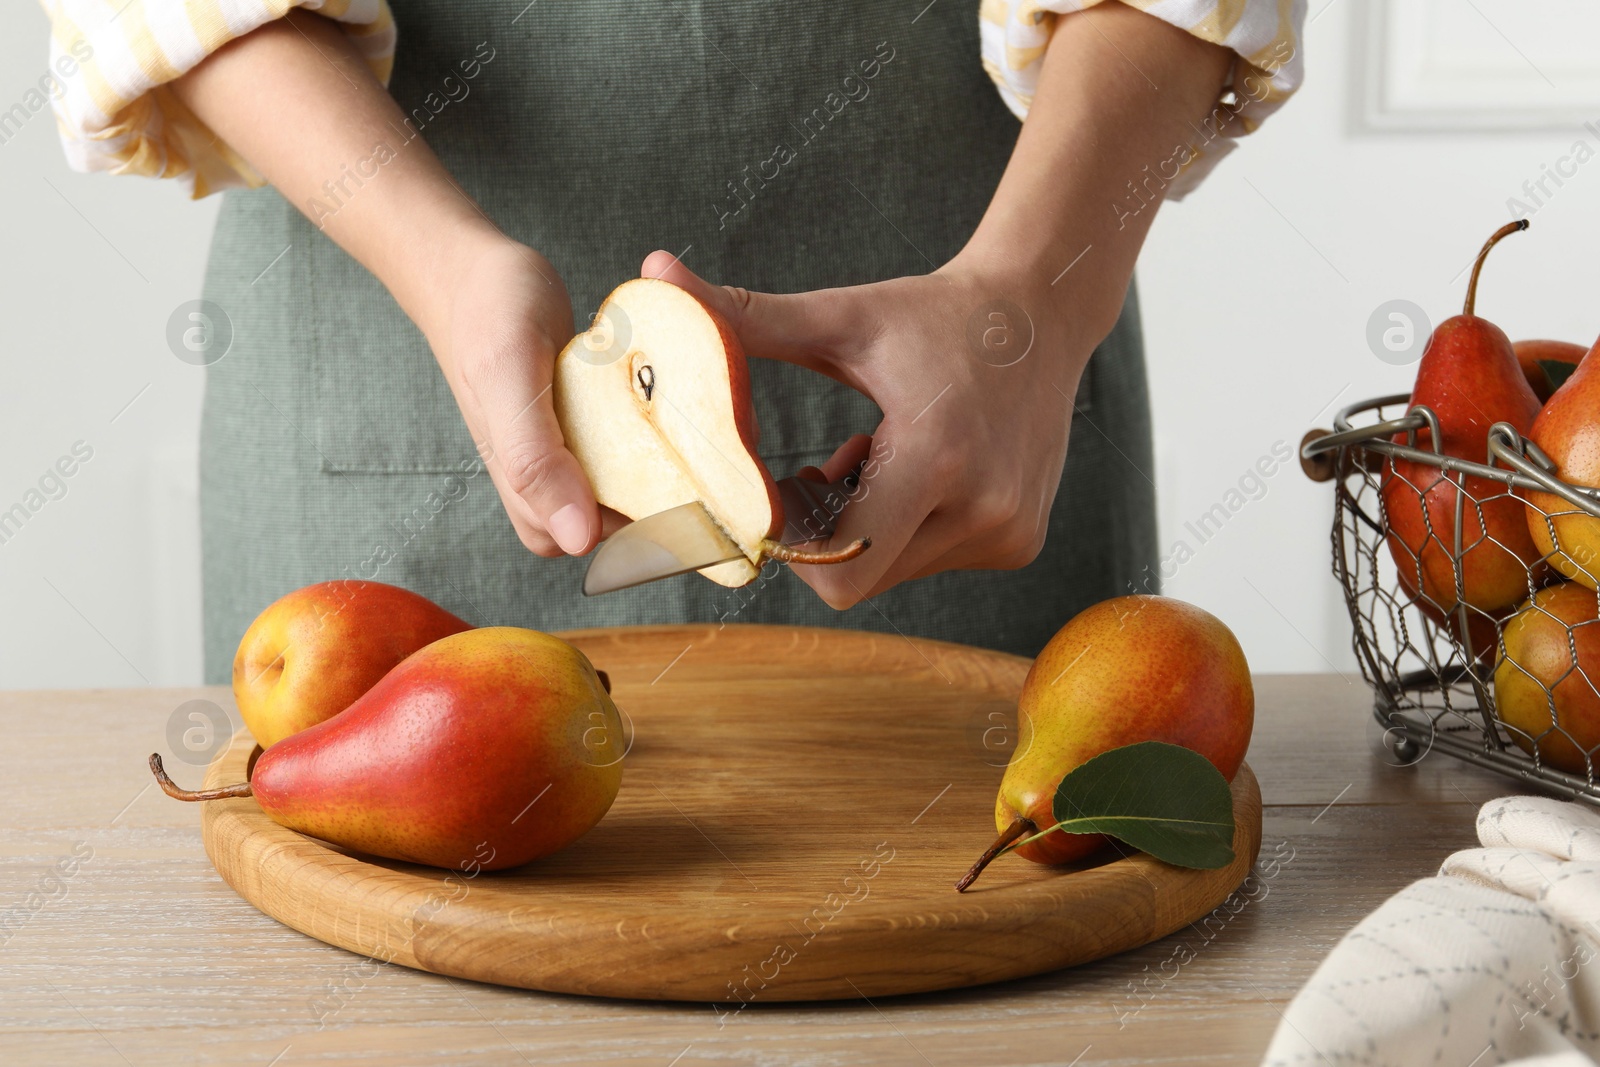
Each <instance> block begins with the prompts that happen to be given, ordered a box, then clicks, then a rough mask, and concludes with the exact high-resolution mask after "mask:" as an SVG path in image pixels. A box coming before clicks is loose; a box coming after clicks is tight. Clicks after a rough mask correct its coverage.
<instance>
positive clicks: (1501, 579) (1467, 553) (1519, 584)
mask: <svg viewBox="0 0 1600 1067" xmlns="http://www.w3.org/2000/svg"><path fill="white" fill-rule="evenodd" d="M1526 228H1527V222H1526V221H1525V220H1524V221H1522V222H1516V223H1510V224H1508V225H1506V226H1504V227H1502V228H1501V229H1499V230H1497V231H1496V232H1495V233H1494V235H1493V236H1491V237H1490V238H1489V240H1488V241H1487V242H1486V243H1485V244H1484V246H1483V249H1482V251H1480V252H1479V253H1478V258H1477V261H1476V262H1475V263H1474V264H1473V268H1472V277H1471V279H1470V280H1469V281H1468V282H1467V299H1466V304H1465V306H1464V310H1463V312H1462V314H1460V315H1456V316H1453V317H1452V318H1449V319H1446V320H1445V321H1444V322H1441V323H1440V324H1439V325H1438V327H1437V328H1436V329H1435V330H1434V331H1433V336H1431V337H1430V338H1429V339H1428V347H1427V349H1426V350H1425V351H1424V352H1423V354H1422V361H1421V363H1420V364H1419V366H1418V368H1417V381H1416V385H1415V386H1414V387H1413V389H1412V393H1411V403H1412V405H1413V406H1417V405H1422V406H1426V407H1428V408H1430V409H1431V410H1432V411H1433V413H1434V414H1435V415H1436V416H1438V419H1439V433H1440V438H1441V439H1440V441H1439V449H1440V451H1442V452H1443V453H1444V454H1445V455H1447V456H1455V457H1456V458H1458V459H1465V460H1471V461H1473V462H1475V463H1487V462H1488V456H1489V428H1490V427H1491V426H1493V425H1494V424H1495V423H1497V422H1506V423H1510V424H1511V425H1512V426H1514V427H1515V428H1516V429H1517V431H1518V432H1519V433H1526V432H1527V431H1528V428H1529V427H1530V426H1532V425H1533V420H1534V416H1535V415H1537V414H1538V412H1539V398H1538V397H1537V396H1536V395H1534V392H1533V388H1532V387H1531V386H1530V385H1529V384H1528V379H1527V378H1526V377H1525V376H1524V375H1523V372H1522V367H1521V365H1520V364H1519V363H1518V361H1517V356H1516V353H1515V351H1513V350H1512V347H1511V340H1510V339H1509V338H1508V337H1506V335H1505V333H1504V332H1503V331H1502V330H1501V329H1500V328H1499V327H1498V326H1496V325H1495V324H1494V323H1492V322H1490V321H1489V320H1488V319H1484V318H1481V317H1479V316H1478V315H1476V314H1474V310H1475V304H1476V299H1477V290H1478V275H1479V273H1480V272H1481V271H1482V269H1483V263H1484V260H1485V258H1486V257H1487V256H1488V254H1489V250H1490V249H1491V248H1493V247H1494V246H1495V244H1496V243H1498V242H1499V241H1500V239H1501V238H1503V237H1505V236H1506V235H1507V234H1510V233H1515V232H1516V231H1518V230H1522V229H1526ZM1395 441H1396V443H1400V444H1404V443H1405V441H1406V438H1405V435H1404V434H1401V435H1398V436H1396V437H1395ZM1417 447H1419V448H1422V449H1429V448H1431V447H1432V435H1431V433H1430V432H1429V431H1427V430H1422V431H1419V432H1418V434H1417ZM1457 478H1461V479H1462V482H1463V483H1464V486H1465V490H1466V494H1467V499H1466V500H1465V501H1464V502H1463V512H1462V525H1461V531H1460V535H1461V546H1462V555H1461V560H1460V566H1461V579H1462V581H1461V584H1462V590H1463V593H1462V597H1461V599H1464V600H1465V601H1466V603H1467V604H1469V605H1471V606H1472V607H1474V608H1477V609H1479V610H1480V611H1483V612H1487V613H1490V614H1493V613H1495V612H1498V611H1500V610H1501V609H1504V608H1508V607H1511V606H1512V605H1514V604H1517V603H1519V602H1521V601H1522V600H1524V599H1526V598H1527V596H1528V592H1529V588H1530V584H1531V583H1536V582H1537V581H1538V580H1539V572H1540V571H1542V569H1543V564H1542V563H1540V556H1541V555H1542V553H1541V552H1540V551H1539V550H1538V549H1537V548H1536V547H1535V546H1534V543H1533V540H1532V538H1531V537H1530V536H1529V534H1528V523H1527V517H1526V512H1527V510H1528V509H1527V507H1526V505H1524V504H1523V503H1522V501H1520V500H1519V499H1517V497H1516V496H1515V495H1513V494H1512V493H1511V491H1510V490H1509V489H1508V488H1507V487H1506V485H1505V484H1504V483H1502V482H1496V481H1493V480H1491V479H1488V478H1478V477H1470V476H1469V477H1462V476H1460V475H1452V474H1450V473H1448V472H1447V471H1445V470H1444V469H1442V468H1440V467H1436V466H1432V465H1430V464H1426V463H1421V462H1417V461H1414V460H1409V459H1403V458H1395V459H1392V460H1391V461H1390V462H1388V463H1386V464H1385V465H1384V471H1383V483H1382V490H1381V495H1382V499H1383V509H1384V515H1385V517H1386V520H1387V523H1388V534H1387V540H1388V543H1389V552H1390V554H1391V555H1392V556H1393V557H1394V562H1395V565H1396V566H1397V567H1398V568H1399V569H1400V571H1401V572H1402V581H1403V582H1404V583H1405V584H1406V585H1407V586H1408V587H1409V588H1411V589H1414V590H1417V591H1419V592H1420V594H1421V596H1422V597H1423V598H1424V600H1425V601H1426V602H1427V603H1428V604H1430V605H1431V606H1433V607H1434V608H1436V609H1437V610H1438V611H1439V612H1440V613H1441V614H1443V615H1448V614H1450V613H1451V612H1453V611H1454V610H1455V608H1456V604H1457V602H1458V601H1457V595H1456V592H1457V587H1456V571H1455V565H1454V563H1453V557H1454V550H1455V538H1456V499H1457V495H1458V494H1459V493H1460V492H1461V486H1459V485H1458V484H1457V481H1456V479H1457ZM1530 572H1532V574H1531V578H1530Z"/></svg>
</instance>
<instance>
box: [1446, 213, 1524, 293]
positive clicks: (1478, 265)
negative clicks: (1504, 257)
mask: <svg viewBox="0 0 1600 1067" xmlns="http://www.w3.org/2000/svg"><path fill="white" fill-rule="evenodd" d="M1527 228H1528V220H1527V219H1518V220H1517V221H1516V222H1508V223H1506V224H1505V225H1504V226H1502V227H1500V228H1499V229H1498V230H1496V231H1494V233H1492V234H1490V235H1489V239H1488V240H1487V241H1485V242H1484V243H1483V248H1482V249H1480V250H1479V251H1478V258H1477V259H1475V260H1474V261H1473V263H1472V277H1470V278H1468V279H1467V302H1466V305H1465V306H1464V307H1463V308H1462V309H1461V313H1462V314H1463V315H1471V314H1472V309H1473V308H1475V307H1477V306H1478V274H1479V272H1481V271H1482V270H1483V261H1484V260H1485V259H1487V258H1488V257H1489V249H1491V248H1493V247H1494V246H1495V245H1497V244H1499V243H1500V239H1501V238H1502V237H1509V236H1510V235H1511V234H1514V233H1519V232H1520V231H1522V230H1526V229H1527Z"/></svg>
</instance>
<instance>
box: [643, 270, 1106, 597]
mask: <svg viewBox="0 0 1600 1067" xmlns="http://www.w3.org/2000/svg"><path fill="white" fill-rule="evenodd" d="M643 273H644V275H645V276H647V277H661V278H664V279H666V280H667V281H670V282H673V283H674V284H676V285H679V286H680V287H682V288H684V289H687V290H688V291H689V292H691V293H693V294H694V295H695V296H696V297H698V298H699V299H700V300H701V301H702V302H704V303H705V304H707V305H708V306H710V307H711V308H713V309H714V310H715V311H717V312H718V313H719V314H721V315H722V316H723V317H724V318H726V319H727V320H728V322H729V324H730V325H731V326H732V327H733V329H734V331H735V332H736V333H738V335H739V337H740V340H741V342H742V343H743V345H744V348H745V351H746V352H747V353H748V354H749V355H751V356H757V357H765V358H770V359H780V360H784V361H785V362H790V363H795V364H798V365H800V366H803V367H806V368H809V369H811V370H814V371H817V372H819V373H821V374H826V375H827V376H828V377H830V378H833V379H835V380H837V381H840V382H843V383H844V384H845V385H848V386H850V387H851V388H853V389H856V390H858V391H860V392H861V393H864V394H865V395H866V396H868V397H870V398H871V399H872V400H873V401H874V402H875V403H876V404H877V405H878V407H879V409H881V410H882V412H883V421H882V422H880V423H879V424H878V427H877V429H876V431H875V432H874V433H873V434H872V436H870V437H867V436H865V435H858V436H857V437H854V438H852V439H851V440H849V441H846V442H843V443H842V444H841V446H840V447H839V450H838V451H837V452H835V453H834V455H833V457H832V458H831V459H830V460H829V461H828V462H827V463H826V464H825V465H824V469H823V473H824V474H825V475H826V476H827V478H828V480H829V481H834V480H837V479H839V478H841V477H843V476H844V475H845V474H847V473H849V472H850V471H851V470H853V469H855V468H857V467H861V468H862V474H861V484H860V487H859V488H858V489H857V491H856V493H855V494H854V495H853V496H852V498H851V501H850V503H849V504H848V505H847V506H846V507H845V510H844V513H843V514H842V515H841V516H840V518H839V525H838V529H837V530H836V531H835V533H834V535H833V537H832V538H831V539H830V541H829V542H828V544H826V545H823V544H818V545H815V546H808V547H816V548H819V549H825V548H827V547H838V546H843V545H846V544H848V543H849V542H850V541H852V540H854V539H855V538H857V537H871V538H872V548H871V549H870V550H869V551H867V552H865V553H863V554H862V555H861V556H860V557H858V558H857V559H855V560H854V561H852V562H849V563H844V564H836V565H830V566H806V565H796V566H795V573H797V574H798V575H799V576H800V578H801V580H803V581H804V582H806V584H808V585H810V586H811V587H812V588H813V589H815V590H816V591H817V593H818V594H819V595H820V596H821V597H822V599H823V600H824V601H826V602H827V603H828V604H829V605H831V606H833V607H835V608H846V607H849V606H851V605H853V604H856V603H857V602H859V601H861V600H864V599H866V598H867V597H870V596H874V595H876V594H877V593H880V592H882V591H883V590H885V589H888V588H890V587H891V586H893V585H896V584H898V583H900V582H903V581H906V580H908V579H911V578H919V577H923V576H925V575H929V574H936V573H939V572H940V571H947V570H956V569H963V568H965V569H979V568H987V569H1011V568H1016V567H1022V566H1026V565H1027V564H1028V563H1031V562H1032V561H1033V559H1034V558H1035V557H1036V556H1037V555H1038V554H1039V550H1040V548H1041V547H1042V546H1043V545H1044V538H1045V531H1046V527H1047V525H1048V523H1047V518H1048V515H1049V510H1050V505H1051V503H1052V501H1054V499H1055V495H1056V488H1057V486H1058V485H1059V483H1060V480H1061V469H1062V465H1063V464H1064V463H1065V461H1066V456H1067V436H1068V431H1069V429H1070V427H1071V421H1072V413H1073V398H1074V397H1075V396H1076V394H1077V388H1078V379H1079V377H1080V376H1081V374H1082V372H1083V368H1084V365H1085V363H1086V362H1087V361H1088V358H1089V355H1090V353H1091V352H1092V351H1093V349H1094V346H1095V344H1096V343H1097V342H1098V341H1099V340H1100V338H1101V337H1103V336H1104V335H1105V334H1106V332H1107V331H1108V330H1109V329H1110V325H1109V323H1107V322H1104V321H1084V319H1085V318H1086V316H1080V315H1075V314H1074V313H1073V310H1072V307H1071V305H1070V303H1069V302H1068V301H1067V300H1066V299H1063V297H1064V295H1065V294H1064V293H1062V292H1052V289H1051V286H1050V284H1049V281H1048V279H1042V280H1040V281H1038V282H1027V281H1022V280H1017V279H1001V278H998V277H995V276H993V275H992V274H989V273H987V272H985V271H983V270H982V269H981V268H979V267H977V266H970V265H968V264H966V263H963V262H960V261H959V258H958V260H957V261H952V263H950V264H947V265H946V266H945V267H944V268H942V269H941V270H939V271H936V272H934V273H932V274H928V275H923V276H919V277H907V278H895V279H891V280H889V281H884V282H877V283H873V284H869V285H860V286H853V287H850V288H843V289H824V290H818V291H815V292H810V293H799V294H794V295H784V296H776V295H770V294H765V293H753V292H747V291H746V290H743V289H734V288H728V287H719V286H713V285H710V284H708V283H706V282H705V281H703V280H701V279H700V278H699V277H697V276H696V275H695V274H694V273H693V272H691V271H690V270H689V269H688V268H687V267H685V266H683V265H682V264H681V263H679V262H677V261H676V260H675V259H674V258H673V257H671V256H670V255H668V254H667V253H664V252H657V253H654V254H653V255H652V256H651V257H650V258H649V259H647V260H645V264H644V270H643ZM1112 321H1114V317H1113V319H1112Z"/></svg>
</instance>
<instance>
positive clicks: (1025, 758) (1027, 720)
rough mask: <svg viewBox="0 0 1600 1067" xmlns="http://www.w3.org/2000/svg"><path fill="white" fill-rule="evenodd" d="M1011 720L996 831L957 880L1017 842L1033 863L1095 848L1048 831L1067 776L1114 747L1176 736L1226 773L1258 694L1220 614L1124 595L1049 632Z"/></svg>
mask: <svg viewBox="0 0 1600 1067" xmlns="http://www.w3.org/2000/svg"><path fill="white" fill-rule="evenodd" d="M1017 719H1018V723H1017V725H1018V731H1017V748H1016V752H1015V753H1014V754H1013V755H1012V757H1011V762H1010V763H1009V764H1008V765H1007V767H1006V772H1005V777H1004V778H1003V779H1002V780H1001V782H1000V795H999V797H998V799H997V800H996V802H995V825H996V827H997V828H998V829H999V831H1000V837H999V839H998V840H997V841H996V842H995V843H994V846H993V847H991V848H990V849H989V851H988V852H986V853H985V854H984V856H983V858H981V859H980V860H979V861H978V863H977V864H976V865H975V866H974V867H973V869H972V870H971V871H969V872H968V874H967V876H966V877H965V878H963V879H962V881H961V882H960V883H958V884H957V888H960V889H964V888H966V886H967V885H970V884H971V882H972V879H974V878H976V877H977V875H978V872H980V871H981V870H982V869H983V867H984V866H985V865H986V864H987V863H988V862H989V861H990V860H992V859H993V858H994V857H995V856H997V855H999V854H1000V853H1001V852H1002V851H1005V850H1007V849H1008V848H1010V847H1011V846H1013V845H1015V846H1016V847H1015V848H1014V851H1016V852H1017V853H1018V854H1020V855H1021V856H1023V857H1024V858H1026V859H1030V860H1033V861H1034V862H1036V863H1070V862H1073V861H1075V860H1080V859H1083V858H1085V857H1087V856H1089V855H1091V854H1092V853H1094V852H1095V851H1096V850H1097V849H1099V848H1101V847H1102V846H1103V845H1104V844H1105V840H1106V839H1105V837H1104V836H1102V835H1100V834H1098V833H1068V832H1065V831H1063V830H1054V831H1053V832H1050V831H1052V828H1053V827H1055V826H1057V824H1059V823H1061V822H1062V821H1063V819H1064V818H1068V817H1070V816H1068V815H1065V814H1063V813H1062V812H1060V811H1058V810H1057V798H1056V794H1057V789H1058V787H1060V785H1061V781H1062V779H1063V778H1065V777H1066V776H1067V775H1068V774H1070V773H1071V772H1072V771H1074V770H1076V769H1077V768H1079V767H1081V766H1083V765H1084V764H1086V763H1088V762H1089V761H1090V760H1092V759H1094V758H1095V757H1097V756H1100V755H1102V754H1104V753H1107V752H1110V751H1111V750H1113V749H1120V748H1123V747H1125V746H1130V745H1136V744H1139V743H1140V742H1147V741H1158V742H1165V743H1166V744H1168V745H1178V746H1181V747H1182V748H1186V749H1189V750H1191V751H1193V752H1196V753H1198V754H1200V755H1201V756H1203V757H1205V758H1206V760H1208V761H1209V762H1210V763H1211V765H1212V766H1213V767H1215V768H1216V770H1217V772H1219V773H1220V774H1221V775H1222V777H1223V778H1225V779H1227V780H1229V781H1231V780H1232V779H1233V776H1234V774H1235V773H1236V772H1237V771H1238V769H1239V765H1240V764H1241V763H1242V762H1243V761H1244V753H1245V749H1246V748H1248V747H1249V744H1250V730H1251V727H1252V725H1253V724H1254V721H1255V693H1254V690H1253V689H1252V688H1251V684H1250V667H1249V664H1247V663H1246V662H1245V657H1244V652H1243V650H1242V649H1240V647H1239V642H1238V640H1237V639H1236V638H1235V637H1234V636H1233V632H1232V631H1231V630H1229V629H1228V628H1227V626H1225V625H1224V624H1223V623H1222V621H1221V620H1220V619H1218V618H1217V617H1216V616H1214V615H1212V614H1210V613H1209V612H1206V611H1203V610H1201V609H1200V608H1197V607H1195V606H1194V605H1192V604H1185V603H1184V602H1183V601H1181V600H1173V599H1171V598H1169V597H1160V596H1124V597H1116V598H1114V599H1111V600H1106V601H1102V602H1101V603H1099V604H1096V605H1094V606H1093V607H1091V608H1088V609H1086V610H1084V611H1083V612H1081V613H1079V614H1078V615H1077V616H1076V617H1074V618H1073V619H1072V620H1071V621H1070V622H1068V623H1067V624H1066V625H1065V626H1063V627H1062V628H1061V630H1060V631H1059V632H1058V633H1057V634H1056V635H1055V637H1053V638H1051V639H1050V643H1049V644H1047V645H1045V647H1044V650H1043V651H1042V652H1040V653H1039V656H1038V658H1037V659H1035V660H1034V663H1033V667H1032V669H1031V670H1029V671H1028V676H1027V678H1026V679H1025V680H1024V682H1023V684H1022V695H1021V697H1020V699H1019V701H1018V705H1017ZM1150 766H1151V767H1152V773H1159V772H1156V771H1154V768H1155V767H1156V766H1157V765H1156V764H1150ZM1208 773H1209V772H1208ZM1038 835H1042V836H1038ZM1030 839H1031V840H1030ZM1017 842H1022V843H1021V844H1017Z"/></svg>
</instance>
